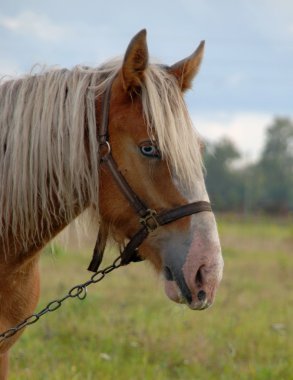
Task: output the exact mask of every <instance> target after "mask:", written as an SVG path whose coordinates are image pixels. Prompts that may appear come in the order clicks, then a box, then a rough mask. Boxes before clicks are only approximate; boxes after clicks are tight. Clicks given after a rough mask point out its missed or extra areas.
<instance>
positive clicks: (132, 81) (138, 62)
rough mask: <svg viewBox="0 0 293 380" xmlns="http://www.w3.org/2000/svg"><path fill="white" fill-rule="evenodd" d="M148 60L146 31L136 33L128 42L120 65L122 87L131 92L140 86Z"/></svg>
mask: <svg viewBox="0 0 293 380" xmlns="http://www.w3.org/2000/svg"><path fill="white" fill-rule="evenodd" d="M148 60H149V54H148V47H147V42H146V30H145V29H143V30H141V31H140V32H139V33H137V34H136V35H135V36H134V37H133V38H132V40H131V41H130V43H129V45H128V48H127V50H126V53H125V56H124V61H123V65H122V78H123V86H124V88H125V90H126V91H132V90H134V89H135V88H138V87H140V86H141V84H142V83H143V80H144V71H145V69H146V68H147V65H148Z"/></svg>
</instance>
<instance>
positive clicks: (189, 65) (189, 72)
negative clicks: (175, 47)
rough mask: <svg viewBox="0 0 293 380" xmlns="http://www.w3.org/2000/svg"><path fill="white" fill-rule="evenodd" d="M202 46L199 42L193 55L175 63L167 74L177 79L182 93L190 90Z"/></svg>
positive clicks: (202, 51)
mask: <svg viewBox="0 0 293 380" xmlns="http://www.w3.org/2000/svg"><path fill="white" fill-rule="evenodd" d="M204 45H205V42H204V41H201V43H200V44H199V46H198V48H197V49H196V50H195V52H194V53H193V54H191V55H190V56H189V57H187V58H185V59H183V60H182V61H179V62H177V63H175V64H174V65H173V66H171V67H170V69H169V72H170V73H171V74H173V75H174V76H175V77H176V78H177V79H178V82H179V85H180V87H181V90H182V91H185V90H187V89H189V88H191V85H192V80H193V78H194V77H195V75H196V74H197V72H198V70H199V67H200V64H201V61H202V58H203V53H204Z"/></svg>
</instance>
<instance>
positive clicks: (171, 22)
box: [0, 0, 293, 161]
mask: <svg viewBox="0 0 293 380" xmlns="http://www.w3.org/2000/svg"><path fill="white" fill-rule="evenodd" d="M143 28H146V29H147V31H148V45H149V52H150V55H151V56H152V57H154V59H155V60H156V61H157V60H159V61H161V62H162V63H165V64H169V65H171V64H173V63H175V62H176V61H179V60H181V59H182V58H184V57H187V56H188V55H190V54H191V53H192V52H193V51H194V50H195V49H196V47H197V46H198V44H199V42H200V41H201V40H205V41H206V51H205V57H204V60H203V63H202V67H201V70H200V73H199V74H198V76H197V77H196V79H195V82H194V87H193V89H192V90H191V91H190V92H189V93H187V94H186V100H187V104H188V108H189V111H190V114H191V116H192V118H193V120H194V123H195V125H196V128H197V130H198V131H199V133H200V134H201V135H202V136H203V137H204V138H206V139H207V140H210V141H217V140H218V139H219V138H221V137H223V136H225V137H229V138H230V139H232V140H233V141H234V143H235V144H236V146H237V147H238V149H239V150H240V151H241V152H242V153H243V155H244V156H245V159H247V160H248V161H250V160H254V159H256V158H257V157H258V156H259V154H260V152H261V149H262V147H263V144H264V136H265V130H266V128H267V127H268V126H269V125H270V124H271V122H272V120H273V118H274V117H275V116H286V117H287V116H288V117H293V1H292V0H254V1H247V0H234V1H233V0H221V1H219V0H174V1H172V0H147V1H139V0H123V1H118V0H117V1H114V0H107V1H105V0H103V1H101V0H50V1H48V0H42V1H40V0H9V1H7V0H0V76H4V75H12V76H15V75H20V74H23V73H25V72H29V71H30V70H31V69H32V67H33V66H34V65H35V64H40V65H48V66H51V65H58V66H62V67H69V68H70V67H72V66H74V65H76V64H87V65H91V66H98V65H99V64H101V63H102V62H103V61H105V60H107V59H109V58H112V57H116V56H123V54H124V53H125V49H126V48H127V45H128V43H129V41H130V39H131V38H132V37H133V35H135V34H136V33H137V32H138V31H139V30H141V29H143Z"/></svg>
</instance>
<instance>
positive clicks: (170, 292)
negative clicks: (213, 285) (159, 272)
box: [165, 280, 212, 310]
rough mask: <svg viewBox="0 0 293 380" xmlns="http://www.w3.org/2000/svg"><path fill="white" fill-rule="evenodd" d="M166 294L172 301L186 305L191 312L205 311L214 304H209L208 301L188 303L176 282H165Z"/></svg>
mask: <svg viewBox="0 0 293 380" xmlns="http://www.w3.org/2000/svg"><path fill="white" fill-rule="evenodd" d="M165 293H166V295H167V297H168V298H169V299H170V300H171V301H173V302H176V303H180V304H183V305H186V306H188V307H189V309H191V310H205V309H207V308H209V307H210V306H211V305H212V302H209V301H207V300H205V301H195V300H192V302H191V303H189V302H187V300H186V299H185V298H184V297H183V295H182V293H181V291H180V289H179V287H178V286H177V284H176V282H175V281H168V280H165Z"/></svg>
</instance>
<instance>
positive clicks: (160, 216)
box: [88, 78, 212, 272]
mask: <svg viewBox="0 0 293 380" xmlns="http://www.w3.org/2000/svg"><path fill="white" fill-rule="evenodd" d="M113 80H114V78H113V79H112V81H111V83H110V84H109V85H108V87H107V89H106V91H105V95H104V98H103V104H102V120H101V125H100V131H99V136H98V139H99V144H100V161H101V164H103V165H105V166H106V167H107V169H108V170H109V172H110V173H111V175H112V177H113V179H114V180H115V182H116V184H117V186H118V187H119V188H120V190H121V192H122V193H123V194H124V196H125V198H126V199H127V200H128V202H129V203H130V204H131V206H132V207H133V209H134V210H135V211H136V213H137V214H138V215H139V217H140V219H139V222H140V224H141V228H140V229H139V230H138V231H137V232H136V233H135V234H134V235H133V236H132V238H131V239H130V241H129V242H128V244H127V245H126V247H125V248H124V250H123V251H122V252H121V263H122V265H126V264H129V263H130V262H132V261H134V262H136V261H141V260H142V258H141V257H140V256H139V254H138V248H139V246H140V245H141V244H142V243H143V242H144V240H145V239H146V238H147V237H148V235H149V234H150V233H151V232H153V231H155V230H156V229H157V228H158V227H160V226H164V225H166V224H169V223H171V222H174V221H175V220H178V219H181V218H184V217H186V216H190V215H193V214H197V213H200V212H203V211H209V212H210V211H212V208H211V205H210V203H209V202H206V201H198V202H193V203H188V204H185V205H181V206H178V207H174V208H172V209H169V210H164V211H162V212H160V213H158V212H157V211H156V210H153V209H150V208H148V207H147V205H146V204H145V203H144V202H143V201H142V200H141V199H140V198H139V196H138V195H137V194H136V193H135V192H134V191H133V189H132V188H131V186H130V185H129V183H128V182H127V181H126V179H125V177H124V176H123V175H122V173H121V172H120V171H119V169H118V167H117V164H116V162H115V160H114V158H113V156H112V153H111V146H110V143H109V141H108V134H109V131H108V124H109V110H110V99H111V87H112V83H113ZM101 235H102V234H101V233H99V234H98V238H97V242H96V245H95V249H94V252H93V258H92V261H91V263H90V265H89V267H88V270H90V271H92V272H97V270H98V268H99V265H100V263H101V261H102V258H103V254H104V249H105V241H104V239H103V237H102V236H101Z"/></svg>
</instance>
